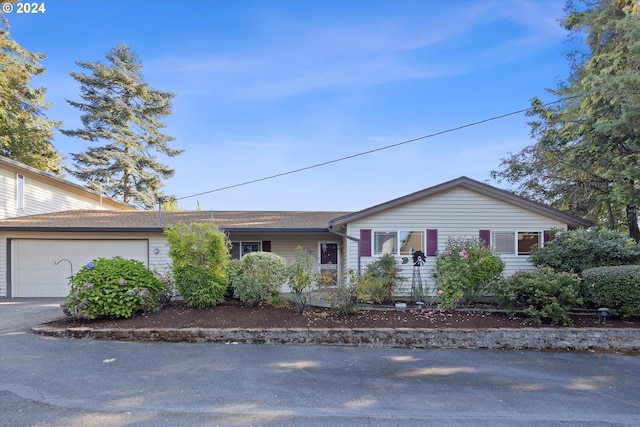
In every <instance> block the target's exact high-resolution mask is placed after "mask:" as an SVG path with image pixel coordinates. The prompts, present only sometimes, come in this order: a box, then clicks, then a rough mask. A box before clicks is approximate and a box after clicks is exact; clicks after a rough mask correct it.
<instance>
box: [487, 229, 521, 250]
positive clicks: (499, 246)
mask: <svg viewBox="0 0 640 427" xmlns="http://www.w3.org/2000/svg"><path fill="white" fill-rule="evenodd" d="M515 236H516V233H502V232H494V233H493V234H492V237H493V249H495V251H496V252H498V253H499V254H510V255H513V254H514V253H515V248H516V246H515Z"/></svg>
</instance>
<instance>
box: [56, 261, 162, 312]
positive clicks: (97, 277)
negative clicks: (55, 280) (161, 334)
mask: <svg viewBox="0 0 640 427" xmlns="http://www.w3.org/2000/svg"><path fill="white" fill-rule="evenodd" d="M164 289H165V287H164V285H163V284H162V282H160V281H159V280H158V279H156V278H155V277H154V276H153V274H152V273H151V272H150V271H149V270H147V268H146V267H145V265H144V264H143V263H141V262H140V261H137V260H134V259H124V258H122V257H114V258H110V259H107V258H97V259H95V260H93V261H92V262H90V263H88V264H87V265H85V266H84V267H82V268H81V269H80V271H78V272H77V273H76V274H75V275H74V276H73V277H72V278H71V290H70V292H69V295H68V296H67V298H66V302H65V308H64V312H65V314H67V315H71V316H75V317H76V318H78V319H97V318H101V317H125V318H126V317H131V316H133V315H134V314H135V313H137V312H139V311H151V310H155V309H157V308H158V306H159V295H160V293H161V292H163V290H164Z"/></svg>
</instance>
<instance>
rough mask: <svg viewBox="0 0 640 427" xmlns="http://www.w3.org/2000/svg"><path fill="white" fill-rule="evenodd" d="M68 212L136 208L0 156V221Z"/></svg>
mask: <svg viewBox="0 0 640 427" xmlns="http://www.w3.org/2000/svg"><path fill="white" fill-rule="evenodd" d="M72 209H107V210H130V209H136V208H135V207H133V206H131V205H128V204H126V203H123V202H120V201H117V200H114V199H112V198H109V197H106V196H104V195H100V194H99V193H97V192H95V191H93V190H89V189H88V188H85V187H82V186H80V185H77V184H74V183H71V182H69V181H65V180H64V179H61V178H58V177H56V176H53V175H50V174H48V173H45V172H42V171H40V170H38V169H35V168H32V167H31V166H27V165H25V164H22V163H19V162H16V161H14V160H11V159H9V158H7V157H3V156H0V219H5V218H14V217H19V216H26V215H37V214H43V213H49V212H59V211H66V210H72Z"/></svg>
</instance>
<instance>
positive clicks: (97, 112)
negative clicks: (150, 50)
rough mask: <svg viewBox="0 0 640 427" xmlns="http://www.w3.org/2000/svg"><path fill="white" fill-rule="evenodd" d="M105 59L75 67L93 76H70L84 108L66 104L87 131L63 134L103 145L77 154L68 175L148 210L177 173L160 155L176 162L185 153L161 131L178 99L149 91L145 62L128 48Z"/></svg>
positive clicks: (119, 48)
mask: <svg viewBox="0 0 640 427" xmlns="http://www.w3.org/2000/svg"><path fill="white" fill-rule="evenodd" d="M106 58H107V61H108V62H107V63H103V62H82V61H76V64H77V65H78V66H80V67H82V68H84V69H86V70H89V71H90V74H88V75H87V74H82V73H70V74H71V76H72V77H73V78H74V79H76V80H77V81H78V82H80V84H81V86H80V91H81V97H82V99H83V101H84V102H75V101H70V100H67V102H68V103H69V104H70V105H72V106H74V107H76V108H78V109H79V110H81V111H82V112H84V114H83V115H82V124H83V125H84V128H82V129H76V130H62V133H64V134H65V135H67V136H73V137H77V138H80V139H83V140H85V141H88V142H90V143H95V144H99V145H96V146H91V147H89V148H88V149H87V151H85V152H83V153H74V154H72V155H71V156H72V158H73V161H74V167H75V169H74V170H70V171H69V172H70V173H71V174H72V175H73V176H75V177H77V178H78V179H80V180H82V181H84V182H85V183H86V185H87V186H88V187H89V188H92V189H94V190H99V189H102V191H104V192H105V193H106V194H108V195H109V196H111V197H114V198H118V199H121V200H122V201H124V202H126V203H131V204H136V205H139V206H141V207H144V208H147V209H149V208H152V207H153V206H154V204H155V202H156V200H157V199H158V198H159V197H161V196H162V193H161V188H162V187H163V185H164V184H163V182H162V180H163V179H168V178H170V177H172V176H173V175H174V173H175V170H173V169H171V168H169V166H168V165H165V164H162V163H160V162H159V161H157V155H156V153H160V154H163V155H166V156H168V157H174V156H177V155H179V154H180V153H182V152H183V151H184V150H176V149H172V148H170V147H169V142H171V141H173V140H174V139H175V138H173V137H171V136H167V135H165V134H163V133H161V131H160V130H161V129H162V128H164V127H165V126H166V125H165V123H163V122H162V121H161V119H162V118H164V117H165V116H168V115H169V114H171V100H172V99H173V97H174V96H175V94H174V93H171V92H163V91H159V90H156V89H152V88H150V87H149V85H148V84H147V83H146V82H145V81H144V80H143V76H142V64H141V62H140V61H139V59H138V57H137V55H135V53H133V51H132V50H131V48H129V46H127V45H126V44H124V43H122V44H119V45H117V46H116V47H114V48H113V49H112V50H111V51H110V52H109V53H108V54H107V55H106Z"/></svg>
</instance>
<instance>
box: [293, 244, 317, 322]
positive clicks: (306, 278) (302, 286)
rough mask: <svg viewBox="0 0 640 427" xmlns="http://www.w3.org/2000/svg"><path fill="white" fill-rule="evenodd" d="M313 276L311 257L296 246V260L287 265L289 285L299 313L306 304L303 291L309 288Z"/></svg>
mask: <svg viewBox="0 0 640 427" xmlns="http://www.w3.org/2000/svg"><path fill="white" fill-rule="evenodd" d="M313 278H314V275H313V257H312V256H311V255H309V254H308V253H307V252H305V250H304V249H303V248H302V247H300V246H298V247H297V248H296V260H295V262H294V263H293V264H292V265H291V266H290V267H289V287H290V288H291V292H292V293H293V298H294V301H295V303H296V305H297V306H298V312H299V313H300V314H302V313H304V309H305V307H306V305H307V297H306V296H305V291H308V290H310V289H311V284H312V283H313Z"/></svg>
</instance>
